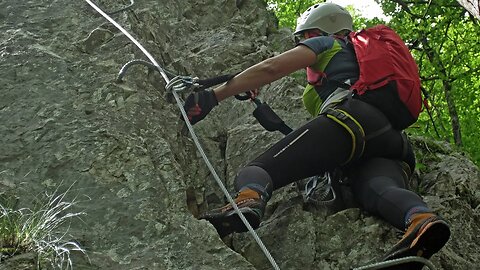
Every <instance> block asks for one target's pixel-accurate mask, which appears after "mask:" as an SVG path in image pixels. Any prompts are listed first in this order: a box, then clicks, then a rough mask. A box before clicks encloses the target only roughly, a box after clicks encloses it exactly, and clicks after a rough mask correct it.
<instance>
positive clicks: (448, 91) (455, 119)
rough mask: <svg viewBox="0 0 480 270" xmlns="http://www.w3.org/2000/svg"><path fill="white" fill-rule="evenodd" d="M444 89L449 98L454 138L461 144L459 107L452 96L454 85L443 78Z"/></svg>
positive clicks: (447, 98) (456, 142) (448, 104)
mask: <svg viewBox="0 0 480 270" xmlns="http://www.w3.org/2000/svg"><path fill="white" fill-rule="evenodd" d="M443 91H444V93H445V99H446V100H447V106H448V113H449V115H450V123H451V125H452V133H453V140H454V142H455V144H456V145H458V146H461V145H462V144H463V143H462V132H461V128H460V120H459V119H458V113H457V107H456V106H455V101H454V99H453V97H452V85H451V84H450V82H449V81H448V80H443Z"/></svg>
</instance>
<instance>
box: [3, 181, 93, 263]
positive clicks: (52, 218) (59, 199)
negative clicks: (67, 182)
mask: <svg viewBox="0 0 480 270" xmlns="http://www.w3.org/2000/svg"><path fill="white" fill-rule="evenodd" d="M71 187H72V186H70V187H69V188H68V189H67V190H66V191H64V192H59V190H58V188H57V189H56V190H55V191H54V192H53V194H50V195H49V194H45V195H44V198H43V200H42V199H41V201H43V203H39V204H38V206H37V207H34V209H33V210H32V209H29V208H19V209H16V208H17V207H16V205H15V204H12V203H11V198H5V197H4V196H3V194H2V195H0V196H2V198H1V199H2V200H1V201H0V262H1V261H4V260H6V259H8V258H11V257H13V256H15V255H19V254H24V253H34V254H35V255H36V257H37V268H38V269H40V268H43V266H45V265H46V264H48V265H49V266H50V267H51V268H53V269H73V263H72V259H71V256H70V255H71V253H72V252H80V253H82V254H83V255H86V253H85V250H84V249H83V248H82V247H81V246H80V245H79V244H78V243H77V242H75V241H71V240H70V241H68V240H66V239H67V235H68V231H69V228H70V226H69V225H67V223H68V222H70V221H71V220H72V218H75V217H76V218H79V217H80V216H82V215H85V213H84V212H73V211H72V207H74V206H75V205H76V204H77V198H74V199H73V200H71V201H67V200H66V195H67V193H68V192H69V191H70V189H71ZM9 202H10V203H9Z"/></svg>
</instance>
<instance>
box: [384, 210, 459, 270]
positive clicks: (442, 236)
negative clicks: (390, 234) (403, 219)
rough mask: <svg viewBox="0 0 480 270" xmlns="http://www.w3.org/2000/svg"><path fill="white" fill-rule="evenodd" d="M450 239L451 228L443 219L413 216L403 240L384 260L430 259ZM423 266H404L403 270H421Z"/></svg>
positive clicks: (431, 214)
mask: <svg viewBox="0 0 480 270" xmlns="http://www.w3.org/2000/svg"><path fill="white" fill-rule="evenodd" d="M449 238H450V227H449V226H448V224H447V222H445V221H444V220H443V219H442V218H440V217H439V216H437V215H435V214H433V213H417V214H413V215H412V217H411V218H410V220H409V222H408V223H407V231H406V232H405V234H404V235H403V238H402V239H401V240H400V241H399V242H398V243H397V244H396V245H395V246H393V247H392V249H391V250H390V251H389V252H388V253H387V255H386V256H385V257H384V260H393V259H398V258H404V257H408V256H418V257H423V258H425V259H429V258H430V257H431V256H432V255H433V254H435V253H437V252H438V251H439V250H440V249H441V248H442V247H443V246H444V245H445V244H446V243H447V241H448V239H449ZM423 266H424V265H423V264H420V263H411V265H410V264H409V265H408V266H406V265H403V266H402V267H404V268H401V269H411V270H421V269H422V267H423ZM405 267H406V268H405ZM388 269H390V268H388ZM391 269H394V268H391ZM399 269H400V268H399Z"/></svg>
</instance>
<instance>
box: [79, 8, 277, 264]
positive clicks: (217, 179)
mask: <svg viewBox="0 0 480 270" xmlns="http://www.w3.org/2000/svg"><path fill="white" fill-rule="evenodd" d="M85 1H86V2H87V3H88V4H89V5H90V6H91V7H92V8H94V9H95V10H96V11H97V12H98V13H100V14H101V15H102V16H103V17H104V18H105V19H107V20H108V21H109V22H110V23H112V24H113V25H114V26H115V27H117V28H118V29H119V30H120V31H122V33H124V34H125V35H126V36H127V37H128V38H129V39H130V40H131V41H132V42H133V43H134V44H135V45H136V46H137V47H138V48H139V49H140V50H141V51H142V52H143V53H144V54H145V56H146V57H147V58H148V59H149V60H150V61H151V63H152V64H153V65H154V66H155V67H156V68H157V70H158V72H160V74H161V75H162V77H163V79H164V80H165V82H166V83H167V84H168V83H169V82H170V79H169V78H168V76H167V74H166V73H165V71H164V70H163V69H162V68H161V67H160V65H159V64H158V63H157V61H155V59H154V58H153V56H152V55H151V54H150V53H149V52H148V51H147V50H146V49H145V48H144V47H143V46H142V45H141V44H140V43H139V42H138V41H137V40H136V39H135V38H134V37H132V35H130V33H128V31H127V30H125V29H124V28H123V27H122V26H120V25H119V24H118V23H117V22H116V21H115V20H113V19H112V18H111V17H110V16H108V15H107V14H106V13H105V12H103V10H101V9H100V8H99V7H98V6H96V5H95V4H94V3H93V2H92V1H90V0H85ZM172 93H173V96H174V97H175V100H176V102H177V105H178V107H179V109H180V112H181V113H182V117H183V119H184V121H185V124H186V126H187V128H188V131H189V132H190V135H191V136H192V139H193V141H194V142H195V145H196V147H197V149H198V151H199V152H200V155H201V156H202V158H203V160H204V161H205V164H206V165H207V167H208V169H209V170H210V172H211V173H212V175H213V177H214V178H215V181H216V182H217V184H218V185H219V186H220V188H221V189H222V191H223V193H224V195H225V197H227V200H228V201H229V202H230V204H232V206H233V208H234V209H235V212H236V213H237V214H238V216H239V217H240V219H241V220H242V222H243V223H244V224H245V226H246V227H247V229H248V231H249V232H250V234H251V235H252V236H253V238H254V239H255V241H256V242H257V244H258V245H259V247H260V249H261V250H262V252H263V253H264V254H265V256H266V257H267V259H268V260H269V261H270V263H271V264H272V266H273V268H274V269H276V270H277V269H278V270H280V268H279V267H278V265H277V263H276V262H275V259H274V258H273V257H272V255H271V254H270V252H269V251H268V249H267V248H266V247H265V245H264V244H263V242H262V240H261V239H260V237H259V236H258V235H257V233H256V232H255V231H254V230H253V228H252V226H251V225H250V223H248V220H247V219H246V218H245V216H244V215H243V213H242V212H240V210H239V209H238V206H237V204H236V203H235V201H234V200H233V198H232V196H230V194H229V192H228V190H227V188H226V187H225V185H224V184H223V183H222V180H220V177H219V176H218V175H217V173H216V171H215V169H214V168H213V166H212V164H211V163H210V161H209V160H208V158H207V156H206V154H205V152H204V151H203V148H202V146H201V144H200V142H199V140H198V138H197V135H196V134H195V131H194V130H193V126H192V125H191V124H190V122H189V120H188V117H187V113H186V112H185V110H184V109H183V103H182V101H181V100H180V97H179V96H178V94H177V93H176V92H175V91H173V92H172Z"/></svg>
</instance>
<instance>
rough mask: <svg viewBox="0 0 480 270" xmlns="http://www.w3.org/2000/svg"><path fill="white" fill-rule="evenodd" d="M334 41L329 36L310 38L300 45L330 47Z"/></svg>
mask: <svg viewBox="0 0 480 270" xmlns="http://www.w3.org/2000/svg"><path fill="white" fill-rule="evenodd" d="M334 41H335V38H333V37H331V36H319V37H312V38H309V39H306V40H304V41H303V42H302V43H305V44H312V45H313V44H315V45H317V46H328V45H330V46H331V45H332V44H333V42H334Z"/></svg>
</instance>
